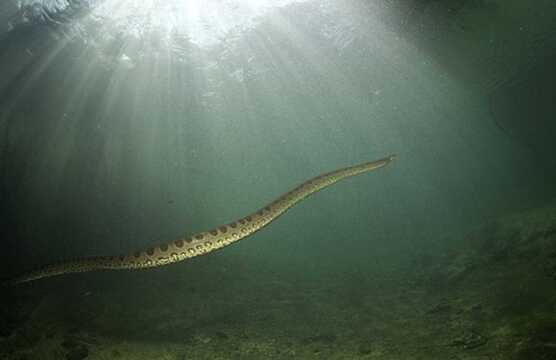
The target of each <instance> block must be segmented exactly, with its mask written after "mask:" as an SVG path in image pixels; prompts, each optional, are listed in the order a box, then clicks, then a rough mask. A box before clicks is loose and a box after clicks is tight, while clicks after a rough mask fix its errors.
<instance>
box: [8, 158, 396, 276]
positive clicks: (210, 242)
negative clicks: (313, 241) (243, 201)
mask: <svg viewBox="0 0 556 360" xmlns="http://www.w3.org/2000/svg"><path fill="white" fill-rule="evenodd" d="M393 159H395V155H391V156H389V157H386V158H383V159H380V160H376V161H372V162H366V163H362V164H359V165H355V166H350V167H346V168H342V169H339V170H335V171H332V172H328V173H325V174H322V175H319V176H316V177H314V178H312V179H310V180H307V181H305V182H304V183H302V184H301V185H299V186H297V187H295V188H294V189H292V190H291V191H289V192H287V193H285V194H283V195H282V196H280V197H279V198H277V199H276V200H274V201H273V202H271V203H269V204H268V205H266V206H264V207H263V208H261V209H260V210H258V211H256V212H254V213H252V214H250V215H248V216H245V217H243V218H241V219H239V220H237V221H234V222H232V223H229V224H226V225H222V226H219V227H216V228H214V229H212V230H209V231H202V232H199V233H197V234H194V235H192V236H190V237H184V238H179V239H177V240H174V241H172V242H169V243H165V244H162V245H159V246H156V247H151V248H148V249H146V250H143V251H137V252H135V253H133V254H128V255H121V256H96V257H87V258H83V259H77V260H70V261H65V262H61V263H56V264H51V265H47V266H44V267H42V268H39V269H36V270H34V271H30V272H28V273H25V274H22V275H20V276H18V277H16V278H13V279H10V280H8V281H7V282H6V283H7V284H11V285H15V284H20V283H24V282H28V281H33V280H37V279H41V278H46V277H50V276H56V275H62V274H69V273H77V272H86V271H95V270H122V269H145V268H152V267H157V266H163V265H168V264H172V263H176V262H180V261H184V260H187V259H189V258H192V257H195V256H200V255H205V254H208V253H210V252H212V251H214V250H217V249H220V248H223V247H225V246H228V245H231V244H233V243H235V242H237V241H239V240H241V239H244V238H246V237H247V236H249V235H251V234H253V233H255V232H256V231H258V230H260V229H262V228H264V227H265V226H267V225H268V224H270V223H271V222H272V221H274V220H276V218H278V217H279V216H280V215H282V214H283V213H284V212H286V211H287V210H288V209H289V208H291V207H292V206H294V205H295V204H297V203H299V202H300V201H301V200H303V199H305V198H306V197H307V196H309V195H311V194H313V193H315V192H317V191H319V190H321V189H324V188H325V187H328V186H330V185H332V184H334V183H336V182H338V181H340V180H342V179H345V178H348V177H351V176H355V175H358V174H362V173H365V172H368V171H372V170H375V169H378V168H381V167H383V166H385V165H387V164H389V163H390V162H391V161H392V160H393Z"/></svg>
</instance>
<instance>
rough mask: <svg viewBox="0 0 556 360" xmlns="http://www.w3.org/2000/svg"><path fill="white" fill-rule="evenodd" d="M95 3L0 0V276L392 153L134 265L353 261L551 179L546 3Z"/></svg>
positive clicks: (135, 243) (551, 25) (302, 268)
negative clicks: (198, 7) (174, 18)
mask: <svg viewBox="0 0 556 360" xmlns="http://www.w3.org/2000/svg"><path fill="white" fill-rule="evenodd" d="M106 3H109V2H103V1H94V2H90V3H88V2H73V3H71V4H72V5H71V7H70V8H67V7H66V6H65V5H64V3H63V2H61V3H58V8H56V9H54V8H50V10H49V11H46V10H44V8H35V11H34V12H32V11H30V10H29V9H30V8H29V7H23V8H18V7H17V6H16V5H17V4H16V3H15V2H3V3H2V4H1V5H0V20H1V23H0V26H1V28H0V174H1V178H0V180H1V183H0V196H1V199H0V222H1V223H0V232H1V233H0V236H1V238H2V259H3V260H2V262H1V264H0V266H1V270H2V275H5V276H8V275H11V274H14V273H18V272H21V271H23V270H26V269H29V268H33V267H35V266H37V265H42V264H45V263H49V262H53V261H59V260H62V259H67V258H73V257H83V256H92V255H101V254H103V255H104V254H119V253H127V252H130V251H134V250H136V249H141V248H145V247H148V246H151V245H153V244H157V243H160V242H162V241H167V240H172V239H174V238H178V237H180V236H182V235H184V234H186V233H188V234H191V233H194V232H196V231H201V230H206V229H208V228H211V227H213V226H217V225H220V224H223V223H226V222H229V221H231V220H234V219H236V218H239V217H240V216H244V215H246V214H248V213H249V212H251V211H253V210H255V209H257V208H258V207H260V206H262V205H264V204H265V203H266V202H267V201H270V200H272V199H274V198H275V197H276V196H278V195H280V194H281V193H283V192H285V191H287V190H289V188H291V187H292V186H294V185H296V184H297V183H299V182H301V181H304V180H306V179H308V178H310V177H312V176H314V175H317V174H319V173H321V172H325V171H330V170H333V169H336V168H339V167H343V166H347V165H351V164H355V163H358V162H363V161H368V160H373V159H378V158H381V157H383V156H386V155H388V154H392V153H395V154H398V155H399V158H398V159H397V160H396V161H395V162H394V163H393V164H392V165H391V166H389V167H387V168H385V169H382V170H380V171H377V172H373V173H371V174H366V175H363V176H359V177H357V178H354V179H350V180H347V181H345V182H343V183H340V184H338V185H336V186H334V187H333V188H330V189H327V190H325V191H324V192H322V193H319V194H317V195H316V196H314V197H312V198H310V199H308V200H307V201H305V202H303V203H302V204H300V205H299V206H297V207H296V208H294V209H292V210H291V211H290V212H289V213H288V214H287V215H285V216H283V217H282V218H280V219H279V220H278V221H277V222H276V223H273V224H272V225H271V226H269V227H268V228H267V229H265V230H264V231H262V232H259V233H257V234H256V235H254V236H253V237H252V238H250V239H247V240H245V241H242V242H240V243H238V244H236V245H234V246H232V247H229V248H226V249H224V250H222V251H220V252H218V253H215V254H212V255H210V256H208V257H201V258H199V259H195V260H194V261H192V262H191V263H189V262H185V263H181V264H178V265H173V266H172V268H171V269H170V270H153V271H154V272H157V271H158V272H160V271H162V274H165V275H168V277H170V276H174V275H172V274H177V273H180V272H182V273H185V274H188V275H189V276H195V273H196V270H195V267H196V266H199V268H200V269H203V270H202V271H201V272H200V273H202V274H203V275H202V276H204V277H206V278H204V280H205V281H206V282H208V283H210V282H211V281H212V279H211V278H210V271H207V270H206V269H207V268H219V267H224V266H227V264H228V262H231V263H233V264H236V265H237V264H238V263H241V264H242V266H244V267H243V268H241V269H232V270H230V272H231V274H232V275H231V276H236V275H237V277H238V278H240V277H245V276H248V274H250V273H255V272H257V271H260V269H262V268H264V269H266V270H269V269H271V270H269V271H272V272H274V273H276V274H281V273H283V274H288V276H291V277H293V278H295V279H298V280H299V281H300V282H303V281H310V280H311V279H312V278H322V277H323V276H329V274H330V273H346V272H348V273H354V272H355V273H360V272H372V271H376V270H377V269H379V270H380V269H387V268H389V267H392V266H397V265H398V264H400V263H408V262H409V261H411V259H412V258H413V257H414V256H416V254H420V253H422V252H423V251H424V250H426V251H434V249H437V248H438V249H440V248H443V247H445V246H446V245H449V243H450V242H455V241H457V240H459V239H461V238H462V237H463V236H465V235H466V234H468V233H469V232H471V231H473V230H474V229H476V228H478V227H479V226H481V225H483V224H484V223H485V222H487V221H488V220H490V219H493V218H497V217H500V216H503V215H507V214H510V213H513V212H515V211H518V210H522V209H528V208H532V207H537V206H542V205H544V204H547V203H549V202H551V201H553V200H554V198H555V196H556V186H555V185H554V184H555V181H556V160H555V157H554V154H556V149H555V148H556V141H555V140H554V139H555V138H556V122H555V115H554V114H555V111H554V110H555V102H554V99H555V98H556V96H555V94H556V89H555V85H554V84H555V81H554V80H556V70H555V67H554V63H555V61H556V36H555V33H556V3H555V2H554V1H551V0H542V1H541V0H539V1H535V4H534V6H533V5H531V3H530V2H524V1H518V0H516V1H494V0H450V1H433V0H427V1H425V0H419V1H418V0H412V1H410V0H407V1H403V0H397V1H381V0H373V1H358V0H330V1H300V2H292V3H287V2H284V5H283V6H269V7H268V8H265V9H264V11H263V10H260V13H256V14H251V13H249V12H248V11H246V12H244V7H242V6H240V5H238V6H235V5H233V3H230V2H228V3H226V2H221V3H219V2H208V3H207V4H209V3H210V4H211V5H210V6H208V5H206V6H207V8H206V9H212V8H218V9H219V10H218V11H221V12H222V13H223V15H222V19H220V18H218V16H215V15H214V14H212V13H211V14H209V15H211V16H212V17H207V18H202V17H201V20H198V19H197V20H195V19H194V20H195V21H198V22H199V24H200V25H199V27H198V28H197V27H195V26H194V25H195V24H193V25H191V27H189V28H188V27H187V26H185V27H180V26H177V25H176V26H175V27H172V26H170V25H168V24H167V22H168V20H164V19H165V18H164V16H168V14H172V10H171V9H170V10H168V9H167V8H166V7H164V6H162V5H160V3H158V5H157V3H156V2H152V3H151V2H147V3H149V4H150V6H153V8H152V9H151V10H149V9H143V10H142V9H139V6H131V5H130V4H129V3H126V2H122V3H121V4H120V5H119V6H115V7H114V9H112V10H111V11H110V9H109V11H107V12H104V13H102V14H98V13H95V9H97V8H98V7H99V6H102V4H106ZM153 4H154V5H153ZM230 4H231V5H230ZM46 5H48V3H47V4H46ZM126 6H129V7H128V8H126ZM47 8H48V6H47ZM178 8H179V7H178ZM160 9H162V10H160ZM206 9H205V10H203V11H201V13H202V14H204V13H208V11H209V10H206ZM155 10H156V11H155ZM257 11H259V10H257ZM161 14H162V15H161ZM246 14H247V15H246ZM242 16H246V20H245V21H244V22H243V20H242ZM161 18H162V19H163V20H162V21H161V20H160V19H161ZM194 20H191V21H192V22H195V21H194ZM226 21H229V23H230V24H231V25H226V24H225V22H226ZM220 22H222V23H220ZM431 249H432V250H431ZM439 251H440V250H439ZM234 271H237V273H234ZM229 274H230V273H228V275H229ZM83 276H85V277H84V278H83V279H91V277H90V276H91V275H83ZM102 276H106V277H107V278H110V279H111V280H110V281H112V282H113V283H118V282H121V281H123V280H124V279H130V278H133V277H134V276H135V277H141V276H145V275H144V273H135V274H122V273H114V274H109V275H102ZM284 276H286V275H284ZM75 278H76V277H74V279H75ZM161 278H166V277H161ZM136 279H137V278H136ZM45 286H46V285H45ZM214 291H215V293H211V296H215V297H218V296H219V294H218V291H217V290H214ZM338 291H340V290H338Z"/></svg>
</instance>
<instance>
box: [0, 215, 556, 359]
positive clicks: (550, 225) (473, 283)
mask: <svg viewBox="0 0 556 360" xmlns="http://www.w3.org/2000/svg"><path fill="white" fill-rule="evenodd" d="M217 261H218V262H217ZM201 264H204V265H201ZM215 264H218V265H217V266H216V265H215ZM195 265H196V266H197V265H199V266H198V267H196V272H195V276H192V275H191V272H189V275H187V274H182V273H183V270H181V269H180V268H179V267H173V268H171V269H161V270H155V271H148V272H144V273H140V274H138V273H136V272H134V273H125V272H122V273H117V274H114V273H112V274H110V273H101V274H80V275H76V276H67V277H63V278H59V279H52V280H49V281H43V282H37V283H33V284H29V285H25V286H22V287H19V288H16V289H11V290H8V291H6V292H5V294H3V296H2V303H3V304H2V307H1V310H0V358H2V359H7V360H27V359H28V360H34V359H45V360H47V359H56V360H60V359H68V360H81V359H91V360H101V359H126V360H127V359H129V360H135V359H137V360H139V359H167V360H185V359H211V360H215V359H392V360H393V359H396V360H400V359H412V360H418V359H423V360H424V359H431V360H433V359H434V360H438V359H454V360H464V359H466V360H495V359H511V360H525V359H535V360H544V359H546V360H548V359H556V208H543V209H535V210H531V211H528V212H524V213H521V214H516V215H512V216H508V217H506V218H503V219H499V220H497V221H492V222H490V223H488V224H486V225H485V226H484V227H483V228H481V229H479V230H477V231H476V232H473V233H472V234H469V235H468V236H466V237H465V239H463V241H461V242H459V243H458V245H454V246H452V247H450V248H446V249H443V250H442V251H440V250H438V249H436V250H434V251H433V250H431V251H430V252H427V251H419V252H417V253H414V254H412V255H411V260H410V261H408V262H407V263H405V264H404V265H399V266H395V267H390V268H389V269H385V268H383V269H382V270H373V271H363V270H361V269H358V268H357V267H352V268H350V269H349V271H348V270H345V269H344V271H339V270H336V271H331V272H330V273H326V272H325V271H319V273H318V276H316V275H315V276H311V275H310V274H306V273H305V274H304V275H295V274H303V270H302V269H295V268H292V269H290V270H291V271H290V272H288V273H284V272H277V271H276V270H272V269H266V268H265V267H264V266H263V265H260V264H257V265H256V268H254V266H252V265H250V264H248V263H247V264H245V263H232V262H230V263H229V264H228V265H229V266H226V265H225V264H224V263H223V262H222V260H221V259H220V260H217V259H215V258H209V259H207V260H204V261H203V262H201V261H198V262H197V263H196V264H195ZM230 268H233V269H234V271H233V276H232V272H231V271H230V270H229V269H230Z"/></svg>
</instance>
